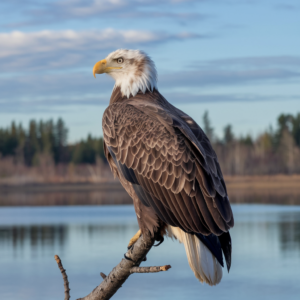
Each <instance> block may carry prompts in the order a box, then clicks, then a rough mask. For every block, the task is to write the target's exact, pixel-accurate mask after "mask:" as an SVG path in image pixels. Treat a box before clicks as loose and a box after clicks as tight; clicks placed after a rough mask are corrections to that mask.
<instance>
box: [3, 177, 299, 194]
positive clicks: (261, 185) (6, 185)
mask: <svg viewBox="0 0 300 300" xmlns="http://www.w3.org/2000/svg"><path fill="white" fill-rule="evenodd" d="M224 177H225V182H226V186H227V188H228V189H232V188H238V189H240V188H242V189H247V188H251V189H252V188H255V189H266V188H274V189H281V188H299V190H300V174H299V175H298V174H297V175H283V174H279V175H255V176H224ZM112 187H114V188H122V187H121V184H120V183H119V181H118V180H111V179H108V180H96V181H88V180H87V181H71V182H68V181H63V182H52V181H51V182H38V181H37V182H34V181H25V182H21V183H20V182H18V183H14V182H13V181H11V182H1V180H0V191H1V190H3V189H13V190H16V189H18V190H19V189H21V190H23V189H46V190H48V189H49V188H51V189H57V188H59V189H73V188H74V189H76V190H77V189H88V188H95V189H108V188H112Z"/></svg>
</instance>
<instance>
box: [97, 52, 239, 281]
mask: <svg viewBox="0 0 300 300" xmlns="http://www.w3.org/2000/svg"><path fill="white" fill-rule="evenodd" d="M102 73H107V74H108V75H110V76H111V77H112V78H114V79H115V86H114V88H113V92H112V95H111V98H110V103H109V106H108V107H107V109H106V110H105V112H104V114H103V119H102V127H103V135H104V152H105V156H106V158H107V160H108V163H109V165H110V167H111V170H112V172H113V174H114V175H115V176H116V177H118V179H119V180H120V182H121V184H122V185H123V187H124V188H125V190H126V191H127V193H128V194H129V195H130V197H131V198H132V199H133V204H134V209H135V212H136V215H137V221H138V225H139V228H140V229H139V231H138V232H137V234H136V235H135V236H134V237H133V238H132V239H131V240H130V242H129V247H130V246H132V245H133V244H134V243H135V241H136V240H137V239H138V238H139V236H140V235H141V234H144V233H148V234H149V233H150V234H151V235H152V236H153V237H154V238H155V240H157V241H159V242H160V243H161V242H162V241H163V237H164V236H165V235H168V236H170V237H174V238H175V239H178V240H179V241H180V242H181V243H183V244H184V247H185V250H186V254H187V258H188V262H189V265H190V267H191V269H192V270H193V272H194V274H195V276H196V277H197V278H198V279H199V280H200V281H201V282H206V283H208V284H209V285H216V284H218V283H219V282H220V281H221V278H222V267H224V263H223V254H224V257H225V260H226V265H227V269H228V271H229V269H230V266H231V249H232V248H231V238H230V234H229V229H230V228H231V227H233V225H234V219H233V214H232V210H231V206H230V203H229V199H228V195H227V190H226V185H225V182H224V178H223V175H222V172H221V169H220V165H219V163H218V159H217V156H216V153H215V151H214V150H213V148H212V146H211V144H210V141H209V139H208V138H207V136H206V135H205V133H204V132H203V130H202V129H201V128H200V127H199V126H198V124H197V123H196V122H195V121H194V120H193V119H192V118H191V117H190V116H188V115H187V114H185V113H184V112H182V111H181V110H179V109H177V108H176V107H174V106H173V105H172V104H170V103H169V102H168V101H167V100H166V99H165V98H164V97H163V96H162V95H161V94H160V93H159V91H158V88H157V72H156V69H155V65H154V62H153V61H152V60H151V58H150V57H149V56H148V55H147V54H146V53H144V52H142V51H140V50H125V49H120V50H117V51H115V52H112V53H110V54H109V55H108V56H107V57H106V58H105V59H103V60H101V61H99V62H97V63H96V64H95V66H94V68H93V74H94V76H95V77H96V75H95V74H102ZM222 253H223V254H222ZM221 266H222V267H221Z"/></svg>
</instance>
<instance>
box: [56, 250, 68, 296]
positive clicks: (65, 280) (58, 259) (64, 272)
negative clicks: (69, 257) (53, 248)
mask: <svg viewBox="0 0 300 300" xmlns="http://www.w3.org/2000/svg"><path fill="white" fill-rule="evenodd" d="M54 259H55V260H56V262H57V265H58V267H59V269H60V272H61V274H62V277H63V280H64V287H65V300H69V299H70V288H69V281H68V276H67V273H66V270H65V269H64V267H63V265H62V262H61V260H60V258H59V256H58V255H54Z"/></svg>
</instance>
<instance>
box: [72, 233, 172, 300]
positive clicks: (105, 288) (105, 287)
mask: <svg viewBox="0 0 300 300" xmlns="http://www.w3.org/2000/svg"><path fill="white" fill-rule="evenodd" d="M153 244H154V239H153V238H152V237H151V236H150V235H142V236H140V237H139V239H138V240H137V241H136V243H135V244H134V246H133V247H132V248H131V249H130V250H128V251H127V253H126V257H127V258H129V259H131V260H128V259H124V258H123V259H122V261H121V262H120V263H119V264H118V265H117V266H116V267H114V268H113V270H112V271H111V272H110V273H109V274H108V276H106V277H105V278H104V280H103V281H102V282H101V283H100V284H99V285H98V286H97V287H96V288H95V289H94V290H93V291H92V292H91V293H90V294H89V295H87V296H85V297H83V298H80V299H77V300H108V299H110V298H111V297H112V296H113V295H114V294H115V293H116V292H117V290H118V289H119V288H120V287H122V284H123V283H124V282H125V281H126V280H127V278H128V277H129V276H130V275H131V274H132V273H135V272H134V270H146V268H147V269H148V268H164V267H166V268H165V269H166V270H167V269H168V268H169V266H163V267H146V268H138V269H136V267H139V265H140V264H141V262H142V261H143V260H144V258H145V257H146V255H147V253H148V252H149V250H150V249H151V247H152V246H153ZM161 271H162V270H161Z"/></svg>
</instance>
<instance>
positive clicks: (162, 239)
mask: <svg viewBox="0 0 300 300" xmlns="http://www.w3.org/2000/svg"><path fill="white" fill-rule="evenodd" d="M164 240H165V239H164V238H163V237H162V238H161V240H160V241H159V242H158V244H156V245H153V247H158V246H159V245H160V244H161V243H162V242H163V241H164Z"/></svg>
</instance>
